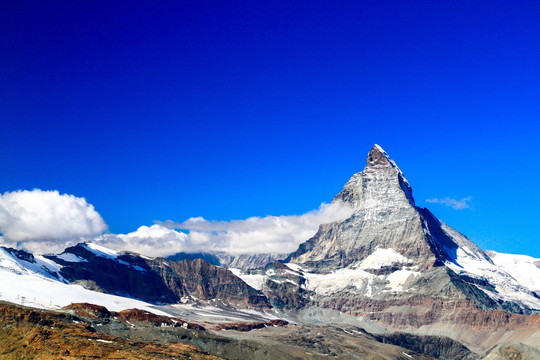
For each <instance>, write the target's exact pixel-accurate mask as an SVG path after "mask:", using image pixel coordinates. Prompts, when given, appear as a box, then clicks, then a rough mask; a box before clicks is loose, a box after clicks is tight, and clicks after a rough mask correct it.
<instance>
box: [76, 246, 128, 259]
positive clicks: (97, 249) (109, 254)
mask: <svg viewBox="0 0 540 360" xmlns="http://www.w3.org/2000/svg"><path fill="white" fill-rule="evenodd" d="M82 245H83V246H84V247H85V248H86V249H87V250H88V251H90V252H91V253H93V254H94V255H96V256H99V257H104V258H108V259H116V258H117V257H118V256H119V255H120V254H119V253H118V251H114V250H111V249H108V248H106V247H103V246H101V245H98V244H95V243H90V242H88V243H84V244H82Z"/></svg>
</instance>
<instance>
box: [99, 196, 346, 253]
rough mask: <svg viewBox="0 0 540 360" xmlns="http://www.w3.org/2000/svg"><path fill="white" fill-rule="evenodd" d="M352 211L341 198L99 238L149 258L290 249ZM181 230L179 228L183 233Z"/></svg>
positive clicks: (158, 225) (108, 243)
mask: <svg viewBox="0 0 540 360" xmlns="http://www.w3.org/2000/svg"><path fill="white" fill-rule="evenodd" d="M351 214H352V209H351V208H350V207H348V206H346V205H344V204H342V203H340V202H334V203H332V204H322V205H321V206H320V207H319V209H317V210H313V211H310V212H308V213H305V214H303V215H284V216H265V217H250V218H248V219H245V220H231V221H209V220H206V219H204V218H202V217H194V218H190V219H188V220H186V221H184V222H182V223H177V222H173V221H170V220H169V221H166V222H162V223H157V224H155V225H152V226H150V227H148V226H141V227H140V228H139V229H137V231H135V232H132V233H129V234H125V235H122V234H120V235H114V234H105V235H103V236H101V237H99V238H98V239H96V242H98V243H100V244H102V245H104V246H108V247H110V248H113V249H117V250H131V251H134V252H138V253H141V254H144V255H148V256H167V255H171V254H174V253H177V252H182V251H183V252H199V251H202V252H217V251H224V252H227V253H230V254H242V253H287V252H293V251H294V250H296V248H297V247H298V245H299V244H301V243H302V242H304V241H306V240H308V239H309V238H310V237H311V236H313V235H314V234H315V233H316V232H317V229H318V227H319V225H320V224H325V223H330V222H334V221H339V220H344V219H346V218H348V217H349V216H351ZM178 230H180V231H178Z"/></svg>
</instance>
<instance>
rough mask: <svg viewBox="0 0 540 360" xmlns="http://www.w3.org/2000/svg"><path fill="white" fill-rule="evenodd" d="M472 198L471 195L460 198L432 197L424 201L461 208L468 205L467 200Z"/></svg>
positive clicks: (465, 207) (455, 208)
mask: <svg viewBox="0 0 540 360" xmlns="http://www.w3.org/2000/svg"><path fill="white" fill-rule="evenodd" d="M471 200H472V197H470V196H468V197H464V198H461V199H455V198H451V197H445V198H442V199H439V198H434V199H426V202H428V203H432V204H443V205H446V206H449V207H451V208H452V209H454V210H463V209H467V208H469V207H470V205H469V202H470V201H471Z"/></svg>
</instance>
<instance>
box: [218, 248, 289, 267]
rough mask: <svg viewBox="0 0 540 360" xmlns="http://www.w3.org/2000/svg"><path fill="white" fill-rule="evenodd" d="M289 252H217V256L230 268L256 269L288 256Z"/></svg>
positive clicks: (223, 264)
mask: <svg viewBox="0 0 540 360" xmlns="http://www.w3.org/2000/svg"><path fill="white" fill-rule="evenodd" d="M287 255H289V254H286V253H285V254H279V253H277V254H274V253H270V254H264V253H263V254H255V253H247V254H238V255H232V254H226V253H221V252H220V253H216V254H215V256H216V257H217V258H218V259H219V260H220V264H221V265H222V266H226V267H228V268H237V269H256V268H261V267H264V266H266V265H268V264H269V263H271V262H272V261H275V260H283V259H285V258H286V257H287Z"/></svg>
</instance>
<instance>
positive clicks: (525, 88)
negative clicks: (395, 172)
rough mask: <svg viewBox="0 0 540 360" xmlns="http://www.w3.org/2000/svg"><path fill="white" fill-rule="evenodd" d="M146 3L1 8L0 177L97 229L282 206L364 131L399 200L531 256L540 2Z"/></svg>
mask: <svg viewBox="0 0 540 360" xmlns="http://www.w3.org/2000/svg"><path fill="white" fill-rule="evenodd" d="M156 3H157V2H147V3H143V2H131V3H129V2H127V3H122V4H117V5H114V4H111V3H110V2H103V3H99V2H82V1H70V2H68V1H66V2H46V3H43V2H24V1H12V2H6V3H4V4H3V7H2V11H1V12H0V46H1V48H0V49H1V52H0V124H1V127H0V174H1V176H0V193H1V192H5V191H13V190H17V189H33V188H40V189H43V190H52V189H57V190H59V191H60V192H62V193H69V194H74V195H76V196H83V197H86V199H87V200H88V202H90V203H92V204H93V205H94V206H95V207H96V209H97V210H98V211H99V212H100V213H101V215H102V216H103V217H104V219H105V221H106V222H107V223H108V225H109V227H110V230H111V231H112V232H129V231H133V230H135V229H136V228H137V227H138V226H140V225H150V224H152V222H153V221H154V220H166V219H173V220H177V221H182V220H185V219H187V218H188V217H191V216H203V217H205V218H207V219H219V220H228V219H240V218H246V217H249V216H255V215H261V216H263V215H283V214H301V213H304V212H306V211H309V210H312V209H314V208H316V207H318V206H319V204H320V203H321V202H329V201H330V200H331V199H332V197H333V196H334V195H335V194H337V193H338V192H339V191H340V189H341V187H342V186H343V184H344V183H345V182H346V181H347V180H348V178H349V177H350V176H351V175H352V174H353V173H355V172H357V171H360V170H362V169H363V167H364V166H365V157H366V154H367V152H368V151H369V149H370V148H371V146H372V145H373V144H374V143H378V144H380V145H381V146H382V147H383V148H385V150H387V152H388V153H389V154H390V155H391V156H392V157H393V158H394V160H395V161H396V162H397V163H398V165H399V166H400V168H401V169H402V170H403V171H404V173H405V175H406V176H407V178H408V179H409V181H410V183H411V185H412V186H413V189H414V195H415V198H416V200H417V203H418V205H421V206H428V207H429V208H430V209H431V210H432V211H433V212H434V213H435V214H436V215H437V216H439V217H440V218H441V219H442V220H443V221H445V222H447V223H449V224H450V225H451V226H453V227H455V228H457V229H458V230H460V231H461V232H463V233H465V234H466V235H468V236H469V237H471V238H472V239H473V240H474V241H476V242H477V243H478V244H479V245H480V246H481V247H482V248H484V249H495V250H498V251H503V252H513V253H527V254H530V255H533V256H536V257H540V246H539V240H540V231H539V229H538V224H539V221H538V218H539V215H540V212H539V210H538V204H539V203H540V189H539V186H538V185H539V178H540V168H539V156H540V145H539V139H538V138H539V134H540V131H539V130H540V125H539V124H538V120H539V118H540V116H539V115H540V66H539V65H540V22H539V21H538V19H539V18H540V2H538V1H517V2H508V1H485V2H484V1H475V2H471V1H447V2H439V1H425V2H423V1H396V2H387V1H350V2H345V1H337V2H330V1H324V2H322V1H309V2H304V1H302V2H300V1H266V2H258V1H245V2H244V1H234V2H229V3H225V2H221V3H219V2H208V3H207V2H203V1H191V2H187V1H179V2H174V1H167V2H160V4H156ZM218 3H219V4H218ZM447 196H448V197H455V198H463V197H472V198H473V199H472V201H471V202H470V204H471V207H470V208H468V209H464V210H459V211H458V210H453V209H451V208H449V207H446V206H444V205H440V204H428V203H426V202H425V200H426V199H428V198H434V197H439V198H442V197H447Z"/></svg>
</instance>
